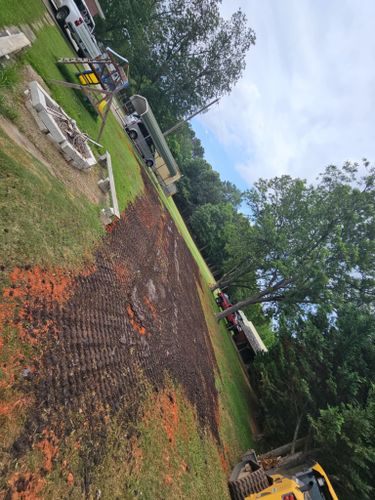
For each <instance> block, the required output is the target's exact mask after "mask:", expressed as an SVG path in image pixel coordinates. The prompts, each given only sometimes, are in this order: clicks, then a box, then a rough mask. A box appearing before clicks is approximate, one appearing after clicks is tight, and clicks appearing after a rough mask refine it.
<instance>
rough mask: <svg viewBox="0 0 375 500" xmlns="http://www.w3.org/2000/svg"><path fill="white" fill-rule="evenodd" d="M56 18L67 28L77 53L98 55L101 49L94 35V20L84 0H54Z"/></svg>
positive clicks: (91, 55)
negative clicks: (76, 47) (77, 50)
mask: <svg viewBox="0 0 375 500" xmlns="http://www.w3.org/2000/svg"><path fill="white" fill-rule="evenodd" d="M55 1H56V6H57V12H56V19H57V21H58V22H59V24H60V25H61V26H63V27H65V28H67V29H68V30H69V33H70V35H71V37H72V39H73V40H74V42H75V43H76V44H77V46H78V49H79V55H82V56H84V57H92V58H95V57H98V56H100V55H101V50H100V49H99V46H98V44H97V42H96V40H95V37H94V34H93V33H94V29H95V22H94V19H93V17H92V15H91V14H90V11H89V9H88V7H87V5H86V3H85V2H84V0H55Z"/></svg>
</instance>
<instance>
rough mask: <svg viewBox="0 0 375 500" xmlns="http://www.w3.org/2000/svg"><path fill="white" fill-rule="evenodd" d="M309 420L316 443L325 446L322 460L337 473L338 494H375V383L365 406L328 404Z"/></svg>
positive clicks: (365, 496) (368, 499)
mask: <svg viewBox="0 0 375 500" xmlns="http://www.w3.org/2000/svg"><path fill="white" fill-rule="evenodd" d="M310 422H311V425H312V428H313V432H314V439H315V441H316V443H317V445H318V446H321V447H323V449H324V454H323V453H322V454H321V457H320V461H321V462H322V464H323V465H324V466H325V467H329V469H330V471H331V472H332V474H334V478H335V477H337V481H334V483H336V482H337V484H335V486H336V490H337V492H338V495H339V497H340V498H342V499H350V498H363V499H364V500H371V499H372V498H374V494H375V480H374V474H373V473H374V470H373V467H374V463H375V440H374V429H375V387H374V386H373V387H372V388H371V390H370V392H369V395H368V398H367V401H366V404H365V405H364V406H360V405H358V404H346V405H344V404H341V405H339V406H334V407H331V406H329V407H328V408H327V409H324V410H320V413H319V416H318V417H317V418H315V419H313V418H312V419H311V420H310Z"/></svg>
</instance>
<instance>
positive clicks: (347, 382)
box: [252, 305, 375, 498]
mask: <svg viewBox="0 0 375 500" xmlns="http://www.w3.org/2000/svg"><path fill="white" fill-rule="evenodd" d="M374 339H375V326H374V322H373V315H372V311H371V308H369V307H367V306H362V307H361V308H358V307H355V306H353V305H351V306H350V305H346V306H345V307H343V308H342V309H338V310H336V313H335V316H334V317H333V316H328V317H327V315H326V313H325V311H324V308H322V309H319V310H317V311H316V312H315V313H314V314H312V313H310V314H307V315H306V317H304V318H303V317H301V316H300V315H297V316H294V315H291V314H289V316H288V317H286V316H283V317H282V319H281V321H280V326H279V331H278V340H277V342H276V343H275V345H274V346H273V347H272V348H271V350H270V351H269V353H268V354H265V355H262V356H257V357H256V359H255V362H254V365H253V367H252V380H254V381H255V387H256V391H257V393H258V395H259V398H260V408H261V418H262V421H263V422H264V433H265V439H266V443H267V444H268V446H271V447H273V446H274V445H278V444H283V443H285V442H288V441H291V440H292V439H293V437H294V435H295V431H296V426H297V424H298V422H299V421H300V428H299V436H301V435H306V434H309V435H310V436H312V439H313V442H312V443H310V444H311V446H312V447H319V448H320V449H321V451H320V456H319V459H320V460H321V461H322V463H323V464H324V465H326V466H327V469H328V470H331V469H332V472H333V473H334V474H336V475H337V476H338V478H339V485H341V493H342V494H341V495H340V498H353V496H351V494H350V492H354V491H355V492H356V494H357V496H358V497H360V498H372V497H371V495H370V496H368V495H369V492H370V491H372V490H371V489H370V488H371V483H370V477H371V476H370V474H369V471H370V464H371V460H372V461H373V458H374V440H373V428H374V414H373V408H374V405H373V387H372V386H373V381H374V380H375V343H374ZM371 401H372V403H371V404H370V402H371ZM355 422H356V423H358V425H359V423H360V422H361V423H360V426H359V427H356V425H357V424H355V425H354V423H355ZM370 429H371V430H370ZM350 485H351V486H350ZM345 492H346V493H345Z"/></svg>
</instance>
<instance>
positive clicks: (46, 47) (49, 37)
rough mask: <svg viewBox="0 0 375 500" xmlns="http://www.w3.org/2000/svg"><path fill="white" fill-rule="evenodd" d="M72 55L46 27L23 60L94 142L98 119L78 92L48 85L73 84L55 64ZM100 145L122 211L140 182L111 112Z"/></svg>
mask: <svg viewBox="0 0 375 500" xmlns="http://www.w3.org/2000/svg"><path fill="white" fill-rule="evenodd" d="M72 56H74V54H73V52H72V50H71V48H70V47H69V46H68V44H67V43H66V41H65V40H64V38H63V37H62V36H61V34H60V33H59V31H58V30H57V28H55V27H54V26H46V27H44V28H42V29H41V30H39V32H38V38H37V40H36V41H35V42H34V43H33V46H32V47H31V49H30V50H28V51H27V52H26V54H25V55H24V57H23V61H24V62H27V63H29V64H30V65H31V66H32V67H33V68H34V69H35V71H37V73H39V75H40V76H41V77H42V78H43V79H44V81H45V82H46V84H47V85H48V86H49V88H50V89H51V93H52V96H53V98H54V99H55V100H56V101H57V102H58V103H59V104H60V105H61V106H62V107H63V108H64V110H65V111H66V112H67V113H68V114H69V115H70V116H72V117H73V118H74V119H75V120H76V121H77V124H78V126H79V127H80V129H81V130H82V131H83V132H86V133H87V134H89V136H90V137H92V138H93V139H96V138H97V135H98V132H99V128H100V123H101V120H100V119H99V118H94V117H93V115H92V114H91V113H90V112H89V111H88V110H87V109H86V108H85V107H84V106H83V105H82V93H81V92H80V91H74V90H72V89H69V88H67V87H62V86H59V85H56V84H52V83H51V82H50V80H51V79H55V80H65V79H66V76H67V75H70V79H71V80H72V81H74V82H77V79H76V77H75V76H74V70H73V68H72V67H70V68H68V67H67V66H65V67H63V71H60V69H59V67H58V65H57V64H56V62H57V60H58V59H59V58H61V57H72ZM100 143H101V144H102V145H103V146H104V148H105V149H107V150H108V151H109V152H110V153H111V157H112V166H113V172H114V177H115V184H116V193H117V198H118V202H119V207H120V210H121V211H122V210H124V209H125V207H126V205H127V204H128V203H129V202H130V201H133V200H134V199H135V198H136V196H137V195H138V194H139V193H140V192H141V191H142V189H143V181H142V176H141V172H140V167H139V165H138V163H137V161H136V160H135V158H134V156H133V154H132V153H131V151H130V149H129V142H128V139H127V137H126V134H125V133H124V132H123V130H122V128H121V126H120V124H119V123H118V122H117V121H116V119H115V117H114V116H113V114H112V113H110V114H109V117H108V120H107V124H106V126H105V129H104V133H103V135H102V138H101V139H100ZM102 152H103V151H102Z"/></svg>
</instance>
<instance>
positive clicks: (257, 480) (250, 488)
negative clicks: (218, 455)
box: [228, 462, 270, 500]
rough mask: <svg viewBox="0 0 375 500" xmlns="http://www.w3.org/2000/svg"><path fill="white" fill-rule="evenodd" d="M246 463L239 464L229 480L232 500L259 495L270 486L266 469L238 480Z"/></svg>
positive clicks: (250, 473) (241, 499)
mask: <svg viewBox="0 0 375 500" xmlns="http://www.w3.org/2000/svg"><path fill="white" fill-rule="evenodd" d="M243 464H244V462H242V463H240V464H238V465H237V466H236V467H235V468H234V469H233V472H232V474H231V476H230V478H229V481H228V486H229V491H230V496H231V498H232V500H243V499H244V498H245V497H247V496H248V495H250V494H251V493H259V492H260V491H262V490H265V489H266V488H268V486H270V481H269V479H268V476H267V474H266V473H265V472H264V469H262V468H260V469H258V470H256V471H254V472H249V473H248V474H247V475H245V476H243V477H241V478H240V479H238V476H239V473H240V472H241V470H242V468H243Z"/></svg>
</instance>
